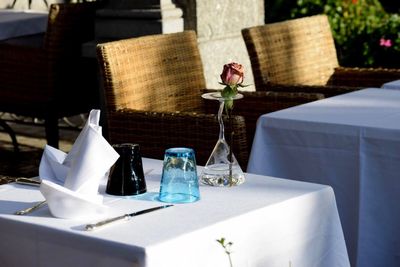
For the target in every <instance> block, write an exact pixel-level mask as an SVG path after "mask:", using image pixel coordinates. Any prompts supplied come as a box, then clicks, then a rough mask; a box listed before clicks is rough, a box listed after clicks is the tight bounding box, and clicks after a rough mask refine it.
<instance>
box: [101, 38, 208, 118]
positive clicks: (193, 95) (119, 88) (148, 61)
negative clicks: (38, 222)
mask: <svg viewBox="0 0 400 267" xmlns="http://www.w3.org/2000/svg"><path fill="white" fill-rule="evenodd" d="M97 52H98V59H99V64H100V70H101V73H102V77H103V85H104V89H105V102H106V108H107V111H108V112H113V111H116V110H120V109H124V108H129V109H134V110H144V111H157V112H175V111H196V110H199V109H200V108H201V103H202V101H201V99H200V94H201V89H204V88H205V86H206V85H205V79H204V74H203V66H202V62H201V58H200V53H199V50H198V46H197V38H196V34H195V32H193V31H186V32H180V33H172V34H162V35H151V36H144V37H138V38H132V39H126V40H120V41H114V42H110V43H106V44H100V45H98V48H97Z"/></svg>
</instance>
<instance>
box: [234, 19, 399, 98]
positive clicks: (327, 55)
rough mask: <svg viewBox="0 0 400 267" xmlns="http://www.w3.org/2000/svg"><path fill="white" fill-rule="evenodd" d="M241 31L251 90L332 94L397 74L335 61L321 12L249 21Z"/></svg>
mask: <svg viewBox="0 0 400 267" xmlns="http://www.w3.org/2000/svg"><path fill="white" fill-rule="evenodd" d="M242 35H243V38H244V41H245V44H246V47H247V51H248V54H249V57H250V61H251V66H252V70H253V75H254V80H255V85H256V90H257V91H258V90H277V91H300V90H301V91H302V92H320V93H324V94H325V96H332V95H337V94H341V93H345V92H349V91H352V90H356V89H360V88H365V87H381V86H382V84H383V83H385V82H388V81H392V80H396V79H400V69H383V68H377V69H372V68H368V69H367V68H345V67H340V66H339V63H338V59H337V54H336V49H335V44H334V40H333V36H332V32H331V28H330V25H329V21H328V17H327V16H326V15H316V16H310V17H304V18H299V19H292V20H287V21H284V22H277V23H271V24H266V25H261V26H255V27H251V28H247V29H243V30H242ZM294 85H296V86H294ZM297 86H300V87H297Z"/></svg>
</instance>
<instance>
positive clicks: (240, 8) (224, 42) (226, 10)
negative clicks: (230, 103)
mask: <svg viewBox="0 0 400 267" xmlns="http://www.w3.org/2000/svg"><path fill="white" fill-rule="evenodd" d="M175 3H176V4H177V6H179V7H181V8H182V9H183V13H184V25H185V30H187V29H192V30H195V31H196V32H197V36H198V42H199V48H200V53H201V56H202V60H203V65H204V72H205V76H206V81H207V87H208V88H222V87H221V85H220V84H218V82H219V81H220V78H219V75H220V74H221V72H222V66H223V65H224V64H226V63H229V62H231V61H235V62H238V63H241V64H243V65H244V67H245V75H246V76H245V82H244V83H245V84H251V86H249V87H246V88H243V90H250V91H251V90H255V87H254V79H253V74H252V71H251V65H250V60H249V57H248V54H247V49H246V46H245V44H244V41H243V38H242V34H241V29H243V28H247V27H252V26H256V25H262V24H264V0H252V1H238V0H175Z"/></svg>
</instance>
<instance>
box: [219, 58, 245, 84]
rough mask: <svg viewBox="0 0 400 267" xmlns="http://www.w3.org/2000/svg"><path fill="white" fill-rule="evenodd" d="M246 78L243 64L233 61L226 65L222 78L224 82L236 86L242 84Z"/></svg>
mask: <svg viewBox="0 0 400 267" xmlns="http://www.w3.org/2000/svg"><path fill="white" fill-rule="evenodd" d="M243 78H244V70H243V66H242V65H241V64H238V63H235V62H232V63H229V64H225V65H224V69H223V71H222V74H221V80H222V83H223V84H226V85H229V86H234V85H238V84H241V83H242V82H243Z"/></svg>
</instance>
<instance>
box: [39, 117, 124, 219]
mask: <svg viewBox="0 0 400 267" xmlns="http://www.w3.org/2000/svg"><path fill="white" fill-rule="evenodd" d="M99 119H100V111H99V110H92V111H91V112H90V115H89V118H88V121H87V122H86V124H85V126H84V128H83V129H82V131H81V133H80V134H79V136H78V138H77V139H76V140H75V143H74V145H73V146H72V148H71V151H70V152H69V153H68V154H66V153H64V152H62V151H60V150H58V149H55V148H53V147H51V146H46V147H45V149H44V152H43V156H42V159H41V162H40V166H39V176H40V178H41V179H42V183H41V186H40V191H41V193H42V194H43V196H44V197H45V198H46V201H47V203H48V206H49V209H50V212H51V213H52V215H53V216H55V217H59V218H67V219H79V218H84V217H93V216H96V215H103V214H104V213H105V212H106V209H107V208H106V206H104V205H103V197H102V196H101V195H99V193H98V188H99V183H100V181H101V180H102V179H103V178H104V177H105V176H106V175H107V173H108V171H109V169H110V168H111V166H112V165H113V164H114V163H115V161H116V160H117V159H118V157H119V155H118V153H117V152H116V151H115V150H114V149H113V147H112V146H111V145H110V144H109V143H108V142H107V141H106V140H105V139H104V137H103V136H102V133H101V126H99Z"/></svg>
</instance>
